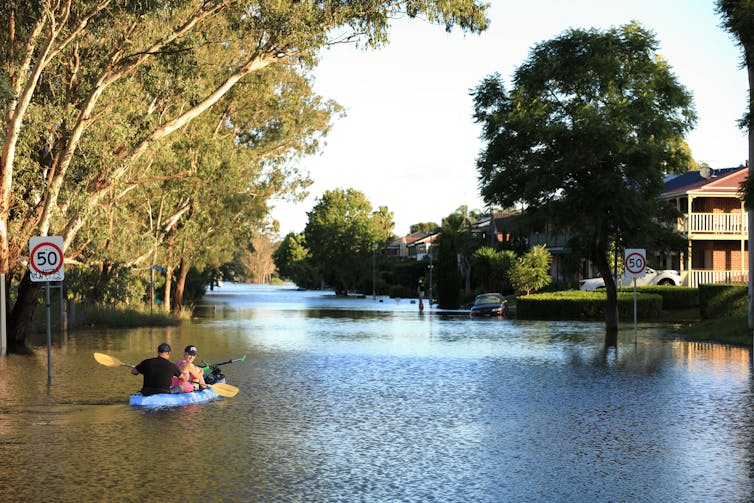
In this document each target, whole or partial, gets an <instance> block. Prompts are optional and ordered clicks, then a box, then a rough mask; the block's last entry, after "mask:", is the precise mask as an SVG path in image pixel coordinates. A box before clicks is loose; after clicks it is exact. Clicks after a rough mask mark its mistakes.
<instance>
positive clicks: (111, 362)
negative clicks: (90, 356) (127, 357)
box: [94, 353, 123, 367]
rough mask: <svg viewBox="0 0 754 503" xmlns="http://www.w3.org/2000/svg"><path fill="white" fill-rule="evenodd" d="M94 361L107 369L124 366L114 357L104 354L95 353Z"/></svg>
mask: <svg viewBox="0 0 754 503" xmlns="http://www.w3.org/2000/svg"><path fill="white" fill-rule="evenodd" d="M94 359H95V360H97V363H99V364H100V365H104V366H106V367H118V366H120V365H123V364H122V363H121V361H120V360H118V359H117V358H115V357H114V356H110V355H106V354H103V353H94Z"/></svg>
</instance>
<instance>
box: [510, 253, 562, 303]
mask: <svg viewBox="0 0 754 503" xmlns="http://www.w3.org/2000/svg"><path fill="white" fill-rule="evenodd" d="M551 265H552V254H551V253H550V252H549V251H547V248H546V247H545V246H542V245H537V246H535V247H533V248H532V249H531V250H529V251H528V252H526V253H525V254H524V255H522V256H521V257H519V258H517V259H516V262H515V263H514V264H513V267H512V268H511V271H510V280H511V284H512V285H513V288H515V289H516V290H517V291H520V292H526V295H529V293H531V292H532V290H539V289H540V288H542V287H544V286H547V285H549V284H550V282H551V281H552V277H551V276H550V266H551Z"/></svg>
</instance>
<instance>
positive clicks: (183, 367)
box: [171, 345, 207, 393]
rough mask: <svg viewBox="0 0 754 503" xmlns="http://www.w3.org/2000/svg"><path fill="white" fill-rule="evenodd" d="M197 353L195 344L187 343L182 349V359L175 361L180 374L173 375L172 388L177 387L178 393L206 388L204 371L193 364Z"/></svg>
mask: <svg viewBox="0 0 754 503" xmlns="http://www.w3.org/2000/svg"><path fill="white" fill-rule="evenodd" d="M198 353H199V351H198V350H197V349H196V346H191V345H189V346H186V349H184V350H183V359H182V360H178V361H177V362H176V363H175V364H176V365H177V366H178V368H179V369H180V371H181V373H182V375H181V377H180V378H176V377H173V381H172V383H171V386H172V389H178V390H179V391H178V392H179V393H181V392H183V393H190V392H192V391H195V390H202V389H207V384H206V383H205V382H204V371H203V370H202V368H201V367H198V366H197V365H195V364H194V362H195V361H196V355H197V354H198Z"/></svg>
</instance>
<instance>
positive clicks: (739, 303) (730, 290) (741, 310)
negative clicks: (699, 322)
mask: <svg viewBox="0 0 754 503" xmlns="http://www.w3.org/2000/svg"><path fill="white" fill-rule="evenodd" d="M699 310H700V312H701V315H702V318H723V317H729V316H748V312H749V293H748V287H747V285H745V284H708V285H699Z"/></svg>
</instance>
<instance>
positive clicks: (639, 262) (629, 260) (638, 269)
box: [623, 248, 647, 344]
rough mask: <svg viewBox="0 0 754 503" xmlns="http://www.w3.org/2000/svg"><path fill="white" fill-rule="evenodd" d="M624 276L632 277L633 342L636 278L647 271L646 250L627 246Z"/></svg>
mask: <svg viewBox="0 0 754 503" xmlns="http://www.w3.org/2000/svg"><path fill="white" fill-rule="evenodd" d="M623 266H624V267H625V269H626V272H625V274H626V276H627V277H629V278H633V279H634V344H636V342H637V308H636V278H642V277H644V275H645V274H646V273H647V250H645V249H643V248H628V249H626V253H625V256H624V259H623Z"/></svg>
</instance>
